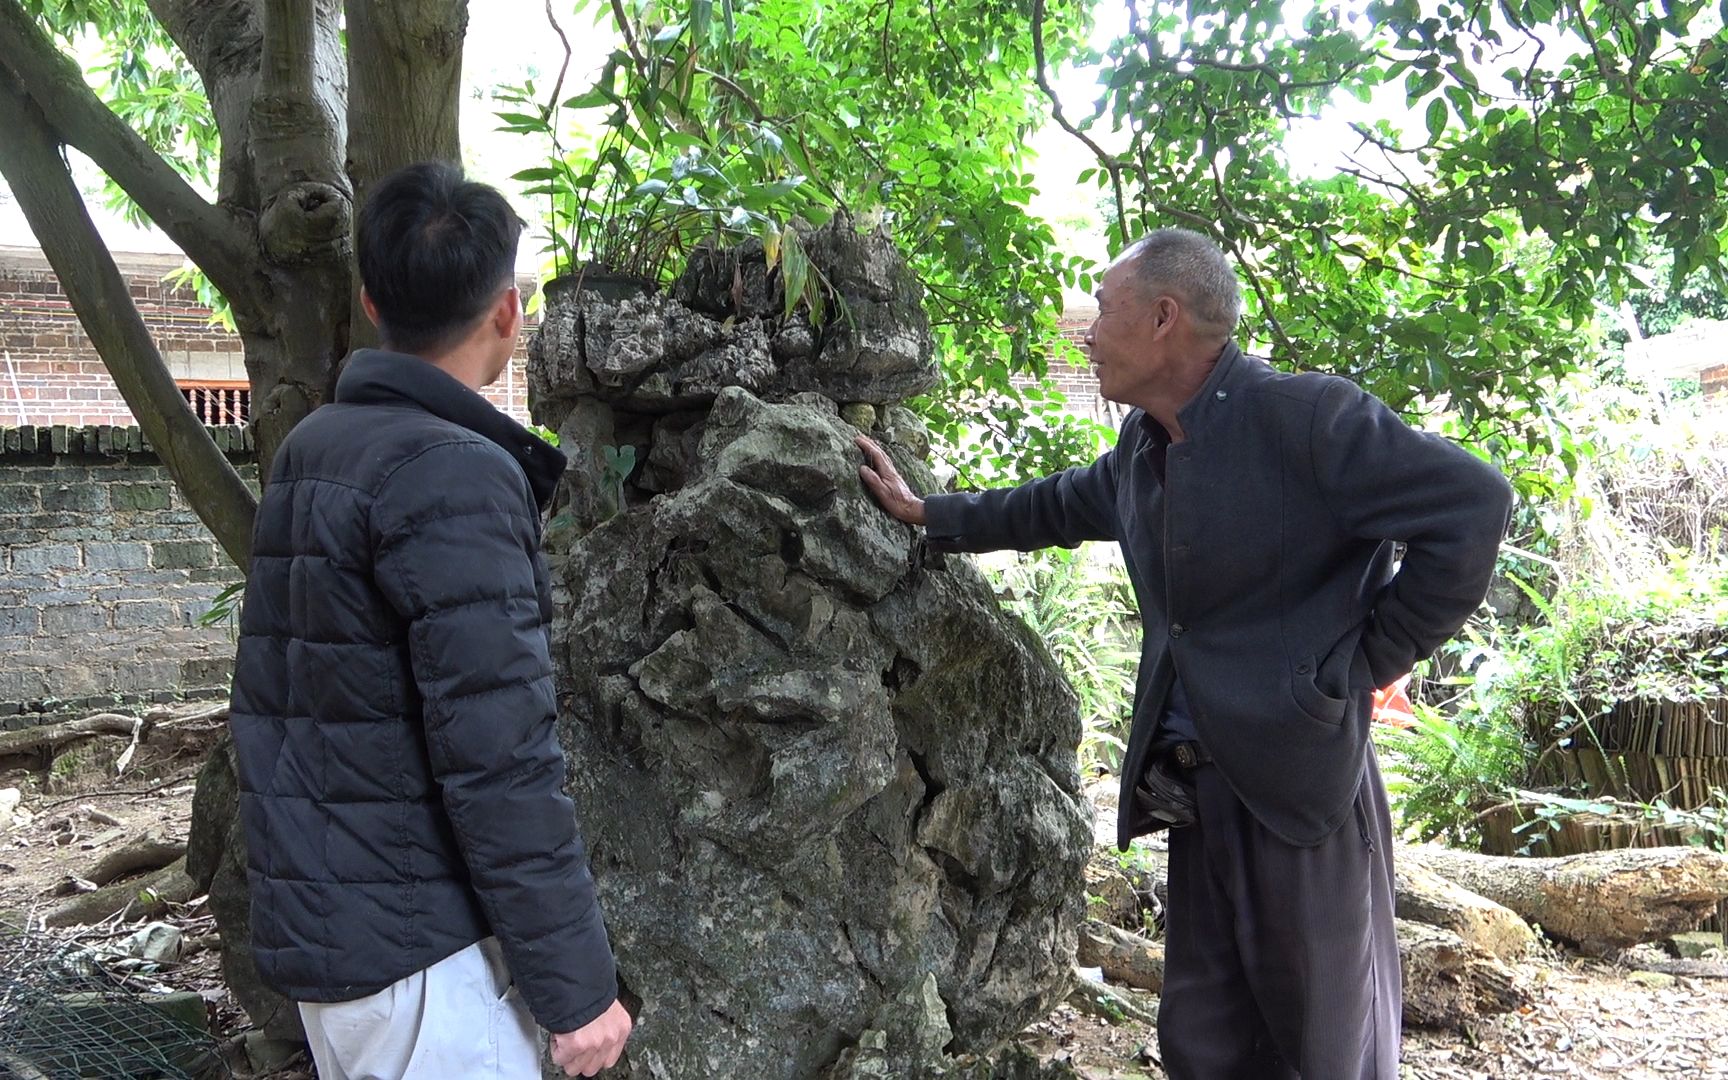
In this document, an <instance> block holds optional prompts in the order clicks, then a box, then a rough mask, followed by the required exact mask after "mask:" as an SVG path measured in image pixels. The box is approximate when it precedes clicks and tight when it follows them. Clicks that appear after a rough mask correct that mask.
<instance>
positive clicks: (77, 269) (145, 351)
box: [0, 72, 255, 566]
mask: <svg viewBox="0 0 1728 1080" xmlns="http://www.w3.org/2000/svg"><path fill="white" fill-rule="evenodd" d="M0 110H4V112H5V113H6V115H7V116H9V117H10V118H11V119H10V121H9V124H8V127H9V131H8V133H7V136H6V138H5V139H3V140H0V173H3V174H4V175H5V177H6V182H7V184H8V185H10V186H11V188H12V192H13V194H14V195H15V196H16V197H17V199H18V206H19V208H20V209H22V210H23V211H24V216H25V219H26V220H28V221H29V223H30V231H31V232H32V233H33V234H34V235H35V236H36V239H37V241H38V242H39V243H41V245H42V251H43V254H45V255H47V257H48V262H49V264H50V265H52V266H53V267H54V273H55V275H56V276H57V277H58V278H59V280H60V287H61V288H62V289H63V290H65V293H66V297H67V299H68V300H70V301H71V303H72V306H73V308H74V309H75V310H76V311H77V312H78V319H79V322H81V323H82V324H83V326H84V332H85V333H86V334H88V335H89V336H90V340H91V342H92V343H94V344H95V346H96V349H97V352H98V353H99V354H100V355H102V356H103V357H105V358H107V363H108V370H109V372H110V374H112V375H113V376H114V384H115V385H116V386H117V387H118V388H119V390H120V396H121V397H123V398H125V399H126V404H127V406H128V407H129V408H131V410H132V412H133V415H135V416H136V417H137V418H138V424H139V426H140V427H142V428H143V429H144V434H145V435H146V436H147V437H148V438H149V440H150V445H151V447H152V448H153V449H154V450H155V451H156V453H157V454H158V455H159V456H160V457H161V458H162V463H163V464H164V465H166V466H167V468H168V472H169V473H170V474H171V475H172V476H173V477H174V480H175V483H177V484H178V485H179V486H180V489H181V490H182V491H184V492H185V493H186V495H187V501H188V502H189V503H190V504H191V506H192V509H193V510H194V511H195V512H196V513H197V514H198V517H199V520H201V521H203V522H204V524H205V526H206V527H207V528H209V530H210V533H211V535H212V536H214V537H215V538H216V541H217V543H219V544H221V545H222V550H223V551H225V552H227V554H228V557H229V558H231V559H233V560H234V562H235V564H236V565H238V566H245V565H246V563H247V561H248V559H249V556H250V552H251V545H252V514H253V510H254V506H255V503H254V500H253V498H252V493H251V492H250V491H249V490H248V489H247V487H246V484H245V482H244V481H242V480H241V479H240V474H239V473H237V472H236V471H235V470H234V466H233V465H231V464H229V462H228V459H227V458H226V457H224V456H223V455H222V452H221V451H220V450H218V449H217V448H216V444H215V442H213V441H212V440H211V438H210V435H209V433H208V432H207V431H205V430H204V425H203V424H201V423H200V422H199V420H198V418H197V416H195V415H193V413H192V409H191V407H190V406H189V405H187V403H186V400H185V398H184V397H182V396H181V394H180V389H179V387H178V386H177V385H175V382H174V377H173V376H172V375H170V374H169V373H168V368H167V366H166V365H165V364H164V363H163V361H162V356H161V354H160V353H158V352H157V351H156V343H155V340H154V339H152V338H151V336H150V331H149V329H148V328H147V327H146V326H145V325H144V320H143V318H142V317H141V316H140V315H139V314H138V309H137V307H136V306H135V305H134V304H133V303H132V296H131V291H130V289H129V288H128V287H127V285H126V281H125V279H124V278H122V277H121V276H120V270H119V268H117V267H116V266H115V265H114V260H113V257H112V256H110V255H109V254H108V249H107V248H105V247H103V246H102V242H101V238H100V236H99V234H98V233H97V231H96V226H95V224H94V223H93V222H92V221H91V220H90V215H89V212H88V211H87V210H86V209H85V207H84V200H83V197H82V196H80V195H79V193H78V187H77V185H76V184H75V183H74V182H73V180H72V174H71V173H70V172H68V171H67V168H66V164H65V162H64V160H62V158H61V157H60V154H59V145H58V143H57V141H56V139H55V138H54V135H53V133H52V132H51V131H50V130H49V128H48V126H47V122H46V120H45V119H44V117H43V115H42V112H41V110H40V109H38V108H37V106H36V104H35V101H34V100H33V99H31V98H28V97H26V96H25V95H24V93H23V90H22V88H21V87H19V86H18V85H17V84H16V83H15V82H14V81H13V79H12V77H11V76H10V75H9V74H6V73H4V72H0Z"/></svg>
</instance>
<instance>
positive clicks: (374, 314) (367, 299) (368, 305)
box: [360, 285, 381, 326]
mask: <svg viewBox="0 0 1728 1080" xmlns="http://www.w3.org/2000/svg"><path fill="white" fill-rule="evenodd" d="M360 307H361V309H362V310H364V311H365V312H366V317H367V318H368V319H371V320H372V325H373V326H379V325H381V324H380V323H379V321H378V305H377V304H374V303H373V302H372V294H371V293H369V292H367V291H366V286H364V285H362V286H360Z"/></svg>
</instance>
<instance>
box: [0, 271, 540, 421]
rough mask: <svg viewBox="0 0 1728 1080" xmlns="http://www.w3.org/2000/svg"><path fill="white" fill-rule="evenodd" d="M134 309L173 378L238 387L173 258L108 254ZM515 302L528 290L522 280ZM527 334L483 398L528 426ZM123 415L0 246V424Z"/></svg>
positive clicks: (71, 331)
mask: <svg viewBox="0 0 1728 1080" xmlns="http://www.w3.org/2000/svg"><path fill="white" fill-rule="evenodd" d="M115 261H116V262H117V263H118V264H119V267H120V272H121V274H122V275H123V276H124V277H125V278H126V281H127V284H128V285H129V286H130V288H131V291H132V300H133V303H135V304H137V306H138V311H139V314H141V315H142V316H143V317H144V322H145V324H146V325H147V326H149V328H150V332H151V334H152V335H154V337H155V339H156V347H157V348H158V349H159V350H160V351H161V353H162V357H163V359H164V360H165V361H167V363H168V367H169V370H170V371H171V372H172V373H173V375H174V377H175V378H176V379H183V380H215V381H227V380H244V379H245V378H246V367H245V363H244V358H243V355H242V350H241V346H240V339H239V337H238V336H237V335H235V334H231V333H229V332H228V331H227V330H225V329H223V328H222V327H220V326H216V325H212V324H211V322H210V310H209V309H208V308H206V307H204V306H203V305H201V304H199V303H198V297H197V295H196V294H195V293H193V292H192V290H190V289H188V288H183V287H182V288H176V287H174V286H172V285H170V284H169V283H168V282H167V281H165V280H163V279H164V277H165V276H166V275H167V274H169V273H172V272H173V271H175V270H178V269H180V268H181V267H182V266H183V265H185V263H184V261H183V260H181V259H180V258H179V257H177V256H167V255H129V254H116V255H115ZM519 284H521V285H522V287H523V293H522V295H523V299H524V302H526V300H527V298H528V297H530V296H532V295H533V290H534V282H533V280H532V279H531V278H524V279H522V280H521V281H520V282H519ZM527 356H528V354H527V332H526V331H524V333H523V337H522V341H521V342H520V344H519V346H518V348H517V351H516V359H515V360H514V361H512V362H511V365H510V368H509V370H507V371H506V372H505V374H504V376H503V378H501V379H499V380H498V383H497V384H496V385H494V386H492V387H489V388H488V389H487V393H486V396H487V397H488V398H490V399H491V400H492V402H493V404H495V405H497V406H498V407H499V408H502V409H504V410H505V411H506V412H508V413H510V414H511V415H512V416H514V417H516V418H517V419H519V420H526V419H527V417H528V389H527V388H528V383H527V379H526V377H525V371H526V364H527ZM132 422H133V418H132V413H131V410H130V409H128V408H127V407H126V402H125V401H123V400H122V399H121V397H120V392H119V391H118V390H117V389H115V387H114V380H113V379H111V378H110V377H109V376H108V370H107V368H105V367H103V366H102V361H101V360H100V359H99V358H98V357H97V355H96V350H95V349H94V348H92V347H91V345H90V339H89V338H87V337H85V336H84V330H83V327H81V326H80V325H79V323H78V317H77V315H76V314H74V313H73V311H72V306H71V304H70V303H68V302H67V300H66V296H65V294H64V293H62V292H61V291H60V283H59V281H58V280H57V279H56V278H55V276H54V271H53V269H52V268H50V267H49V265H48V262H47V260H46V259H44V258H43V257H42V254H41V252H39V251H36V250H34V249H31V248H7V247H0V424H16V425H25V424H32V425H36V426H49V425H53V424H70V425H76V426H83V425H87V424H116V425H127V424H131V423H132Z"/></svg>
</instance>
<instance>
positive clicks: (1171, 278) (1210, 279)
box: [1117, 228, 1242, 336]
mask: <svg viewBox="0 0 1728 1080" xmlns="http://www.w3.org/2000/svg"><path fill="white" fill-rule="evenodd" d="M1117 261H1118V262H1122V263H1129V264H1130V265H1131V270H1132V272H1131V273H1130V275H1129V277H1130V280H1132V281H1134V282H1136V283H1137V284H1139V285H1140V286H1141V287H1142V288H1144V289H1147V290H1148V291H1150V292H1152V293H1154V294H1156V293H1161V292H1167V293H1174V294H1175V295H1176V296H1178V297H1179V298H1181V299H1183V300H1186V301H1187V302H1188V304H1189V309H1190V314H1192V315H1193V316H1194V319H1195V321H1196V322H1198V323H1200V324H1201V325H1202V326H1205V327H1208V328H1212V329H1216V330H1218V331H1219V332H1220V333H1221V334H1224V335H1226V336H1228V335H1229V334H1231V333H1233V332H1234V331H1235V329H1236V323H1237V322H1238V321H1239V320H1240V319H1241V318H1242V286H1241V285H1240V284H1239V283H1238V282H1237V280H1236V271H1235V269H1234V268H1233V267H1232V266H1231V265H1230V260H1229V259H1227V258H1225V257H1224V252H1223V251H1222V250H1221V249H1220V248H1219V247H1218V245H1217V244H1215V243H1213V242H1212V241H1211V240H1210V239H1208V238H1207V237H1205V236H1202V235H1200V234H1199V233H1197V232H1193V231H1192V230H1189V229H1176V228H1169V229H1158V230H1156V231H1154V232H1150V233H1147V234H1146V235H1145V236H1143V237H1141V238H1140V239H1139V240H1136V241H1135V242H1134V243H1133V244H1130V245H1129V246H1128V249H1127V250H1126V251H1124V252H1123V253H1122V256H1121V258H1119V259H1118V260H1117Z"/></svg>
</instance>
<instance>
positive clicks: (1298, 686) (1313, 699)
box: [1290, 660, 1350, 725]
mask: <svg viewBox="0 0 1728 1080" xmlns="http://www.w3.org/2000/svg"><path fill="white" fill-rule="evenodd" d="M1319 673H1320V665H1319V664H1318V663H1317V662H1316V661H1313V660H1305V661H1303V662H1301V663H1299V664H1297V665H1296V667H1295V669H1294V670H1293V671H1292V672H1291V673H1290V697H1291V699H1292V700H1294V701H1295V702H1296V707H1297V708H1299V709H1301V710H1302V711H1303V712H1304V713H1307V714H1308V716H1309V717H1311V718H1312V719H1315V720H1318V721H1320V722H1321V723H1323V724H1333V725H1337V724H1342V723H1343V722H1344V713H1345V712H1346V711H1347V710H1348V709H1349V708H1350V702H1348V701H1347V700H1345V699H1344V698H1337V697H1333V696H1332V695H1331V694H1328V693H1326V692H1325V691H1324V690H1322V689H1320V686H1319V684H1318V683H1317V682H1316V679H1318V678H1319Z"/></svg>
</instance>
